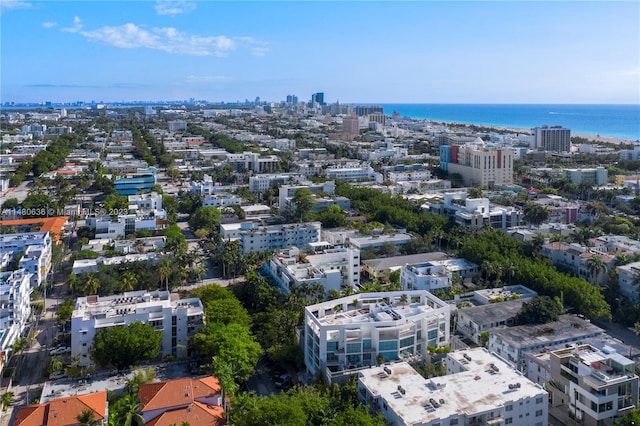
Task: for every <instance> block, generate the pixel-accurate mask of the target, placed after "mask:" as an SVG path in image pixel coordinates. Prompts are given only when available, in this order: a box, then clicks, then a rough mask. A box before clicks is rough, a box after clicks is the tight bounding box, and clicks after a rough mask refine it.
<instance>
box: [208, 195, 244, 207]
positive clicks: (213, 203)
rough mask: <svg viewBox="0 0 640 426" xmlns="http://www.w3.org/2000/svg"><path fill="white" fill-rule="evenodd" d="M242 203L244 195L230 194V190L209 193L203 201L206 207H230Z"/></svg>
mask: <svg viewBox="0 0 640 426" xmlns="http://www.w3.org/2000/svg"><path fill="white" fill-rule="evenodd" d="M241 203H242V197H238V196H237V195H234V194H230V193H228V192H219V193H216V194H211V195H207V196H206V197H205V198H204V200H203V201H202V205H203V206H204V207H229V206H237V205H240V204H241Z"/></svg>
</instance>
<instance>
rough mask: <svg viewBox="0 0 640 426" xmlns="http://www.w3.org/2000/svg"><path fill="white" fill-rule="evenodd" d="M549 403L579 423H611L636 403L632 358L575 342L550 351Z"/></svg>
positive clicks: (636, 382) (636, 386)
mask: <svg viewBox="0 0 640 426" xmlns="http://www.w3.org/2000/svg"><path fill="white" fill-rule="evenodd" d="M550 361H551V363H550V377H551V379H550V381H549V383H550V385H549V386H548V387H547V388H548V389H549V391H550V393H551V404H552V406H554V407H559V408H561V409H565V410H566V411H567V414H570V415H573V416H574V417H575V418H576V420H577V421H578V422H579V424H581V425H585V426H600V425H611V424H613V423H614V421H617V420H620V419H621V417H622V416H623V415H625V414H627V413H629V412H631V411H633V410H634V409H636V407H637V404H638V376H637V375H636V374H635V362H634V361H633V360H630V359H628V358H626V357H624V356H622V355H620V354H619V353H617V352H616V351H615V350H613V349H612V348H609V347H606V346H605V347H604V348H602V349H601V350H599V349H597V348H595V347H593V346H591V345H575V346H572V347H569V348H564V349H559V350H557V351H553V352H551V357H550Z"/></svg>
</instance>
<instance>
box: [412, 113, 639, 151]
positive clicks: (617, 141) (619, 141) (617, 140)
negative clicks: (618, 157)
mask: <svg viewBox="0 0 640 426" xmlns="http://www.w3.org/2000/svg"><path fill="white" fill-rule="evenodd" d="M413 120H418V121H426V122H431V123H442V124H446V125H448V126H453V127H455V126H458V127H469V126H478V127H486V128H490V129H495V130H500V131H505V132H509V133H516V134H527V135H531V129H518V128H515V127H504V126H492V125H489V124H475V123H458V122H447V121H435V120H428V119H413ZM571 137H579V138H584V139H587V140H588V141H595V142H601V143H611V144H614V145H623V144H630V145H634V144H636V143H640V140H635V141H634V140H629V139H625V138H621V137H615V136H603V135H590V134H587V133H573V132H572V133H571Z"/></svg>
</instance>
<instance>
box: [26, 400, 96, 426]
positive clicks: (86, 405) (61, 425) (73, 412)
mask: <svg viewBox="0 0 640 426" xmlns="http://www.w3.org/2000/svg"><path fill="white" fill-rule="evenodd" d="M85 409H89V410H91V411H93V414H94V416H95V418H96V420H103V419H105V416H106V415H107V392H106V391H100V392H94V393H89V394H85V395H77V396H68V397H64V398H58V399H54V400H51V401H49V402H47V403H45V404H38V405H29V406H27V407H24V408H22V409H20V411H18V414H17V415H16V420H15V422H14V423H13V425H14V426H42V425H46V426H71V425H77V424H78V420H77V419H76V416H77V415H78V414H80V413H81V412H82V410H85Z"/></svg>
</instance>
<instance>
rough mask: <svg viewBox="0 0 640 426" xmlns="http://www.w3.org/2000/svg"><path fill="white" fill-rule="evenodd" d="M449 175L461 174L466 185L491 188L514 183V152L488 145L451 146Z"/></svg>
mask: <svg viewBox="0 0 640 426" xmlns="http://www.w3.org/2000/svg"><path fill="white" fill-rule="evenodd" d="M448 171H449V173H459V174H460V175H462V177H463V179H464V183H465V185H468V186H480V187H482V188H490V187H493V186H494V185H509V184H512V183H513V151H512V150H510V149H500V148H496V147H493V146H490V145H488V144H484V143H482V144H480V143H477V144H467V145H462V146H459V145H453V146H451V159H450V162H449V164H448Z"/></svg>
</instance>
